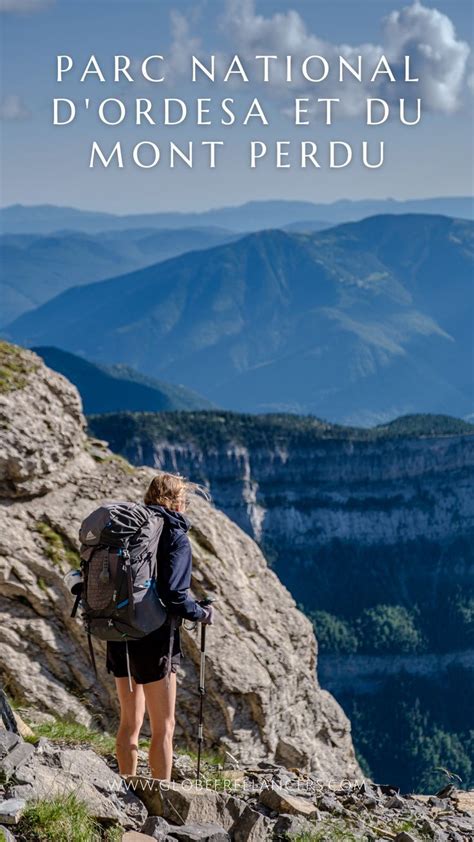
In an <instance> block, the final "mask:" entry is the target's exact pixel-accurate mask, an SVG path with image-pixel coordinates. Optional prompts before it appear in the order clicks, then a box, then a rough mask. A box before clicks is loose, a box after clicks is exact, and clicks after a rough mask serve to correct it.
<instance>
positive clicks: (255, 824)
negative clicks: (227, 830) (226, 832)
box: [231, 805, 274, 842]
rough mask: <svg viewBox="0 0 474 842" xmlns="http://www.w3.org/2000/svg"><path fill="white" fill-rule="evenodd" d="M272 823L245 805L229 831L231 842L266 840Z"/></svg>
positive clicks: (259, 841)
mask: <svg viewBox="0 0 474 842" xmlns="http://www.w3.org/2000/svg"><path fill="white" fill-rule="evenodd" d="M273 824H274V822H272V821H271V819H270V818H268V816H265V815H263V814H262V813H260V812H259V811H258V810H254V809H253V808H252V807H250V805H247V807H246V808H245V810H244V811H243V813H242V815H241V816H239V818H238V819H237V821H236V822H235V823H234V825H233V827H232V830H231V837H232V839H233V842H261V841H262V840H264V839H268V838H269V836H270V834H271V829H272V827H273Z"/></svg>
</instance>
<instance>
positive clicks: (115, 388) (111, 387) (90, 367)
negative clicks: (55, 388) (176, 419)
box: [32, 347, 213, 414]
mask: <svg viewBox="0 0 474 842" xmlns="http://www.w3.org/2000/svg"><path fill="white" fill-rule="evenodd" d="M32 350H33V351H35V353H36V354H38V355H39V356H40V357H41V358H42V359H43V360H44V362H45V363H46V365H47V366H48V367H49V368H52V369H53V370H54V371H57V372H59V374H62V375H64V377H67V379H68V380H70V381H71V383H73V384H74V386H76V388H77V390H78V391H79V394H80V396H81V399H82V404H83V407H84V412H85V413H86V414H90V413H96V412H99V413H103V412H104V413H107V412H120V411H122V410H127V411H130V412H132V411H135V412H137V411H139V412H140V411H141V412H164V411H168V412H169V411H174V410H198V409H201V410H202V409H212V408H213V404H212V403H211V402H210V401H208V400H206V399H205V398H202V397H201V396H200V395H198V394H196V393H195V392H192V391H191V390H190V389H185V388H184V386H172V385H170V384H169V383H163V382H162V381H161V380H155V379H154V378H151V377H146V376H144V375H143V374H139V372H137V371H134V370H133V369H132V368H129V367H128V366H120V365H116V366H101V365H95V364H94V363H92V362H90V361H89V360H85V359H83V358H82V357H78V356H76V355H74V354H69V353H68V352H67V351H62V350H61V349H60V348H48V347H39V348H33V349H32Z"/></svg>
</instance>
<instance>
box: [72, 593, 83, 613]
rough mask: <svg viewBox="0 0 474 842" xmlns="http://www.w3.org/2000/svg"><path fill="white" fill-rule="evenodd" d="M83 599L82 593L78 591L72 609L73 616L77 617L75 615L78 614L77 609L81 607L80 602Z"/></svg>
mask: <svg viewBox="0 0 474 842" xmlns="http://www.w3.org/2000/svg"><path fill="white" fill-rule="evenodd" d="M81 599H82V593H78V594H77V595H76V598H75V600H74V605H73V607H72V611H71V617H75V616H76V614H77V609H78V608H79V603H80V601H81Z"/></svg>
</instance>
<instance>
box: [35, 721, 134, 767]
mask: <svg viewBox="0 0 474 842" xmlns="http://www.w3.org/2000/svg"><path fill="white" fill-rule="evenodd" d="M23 718H24V720H25V722H28V717H26V716H24V717H23ZM28 725H29V726H30V728H31V729H32V730H33V732H34V736H33V737H27V738H26V741H27V742H29V743H36V742H38V740H39V738H40V737H45V738H46V739H47V740H51V742H59V743H64V744H65V745H69V746H81V745H82V746H86V745H87V746H91V748H93V749H94V751H95V752H97V754H100V755H101V756H103V757H106V756H107V755H110V754H114V753H115V737H113V736H112V735H111V734H107V732H104V731H95V730H94V729H90V728H88V727H87V726H86V725H81V724H80V723H78V722H68V721H66V720H62V719H56V720H55V721H54V722H42V723H41V724H38V725H34V724H33V723H32V722H28ZM149 746H150V740H148V739H145V738H143V739H141V740H140V741H139V748H141V749H143V750H147V749H148V748H149Z"/></svg>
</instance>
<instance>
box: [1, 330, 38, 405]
mask: <svg viewBox="0 0 474 842" xmlns="http://www.w3.org/2000/svg"><path fill="white" fill-rule="evenodd" d="M37 368H38V365H35V363H34V362H32V361H31V360H30V359H28V357H27V355H26V354H25V352H24V351H23V349H22V348H18V347H17V345H10V343H9V342H3V341H1V340H0V393H1V394H5V393H6V392H13V391H15V390H16V389H23V388H24V387H25V386H26V384H27V383H28V376H29V375H30V374H31V372H33V371H35V370H36V369H37Z"/></svg>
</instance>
